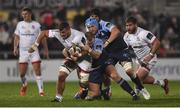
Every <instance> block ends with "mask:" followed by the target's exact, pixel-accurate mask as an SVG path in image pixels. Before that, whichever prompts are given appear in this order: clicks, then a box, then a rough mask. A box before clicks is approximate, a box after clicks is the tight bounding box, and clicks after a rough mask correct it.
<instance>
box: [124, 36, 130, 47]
mask: <svg viewBox="0 0 180 108" xmlns="http://www.w3.org/2000/svg"><path fill="white" fill-rule="evenodd" d="M123 39H124V42H125V43H126V44H127V46H130V44H129V42H128V39H127V33H125V35H124V37H123Z"/></svg>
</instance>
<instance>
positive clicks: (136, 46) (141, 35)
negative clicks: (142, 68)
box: [124, 27, 156, 59]
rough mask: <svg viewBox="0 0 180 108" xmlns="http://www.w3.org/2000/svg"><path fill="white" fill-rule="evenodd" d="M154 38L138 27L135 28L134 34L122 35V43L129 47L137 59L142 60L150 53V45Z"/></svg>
mask: <svg viewBox="0 0 180 108" xmlns="http://www.w3.org/2000/svg"><path fill="white" fill-rule="evenodd" d="M155 39H156V37H155V36H154V35H153V34H152V33H151V32H150V31H147V30H144V29H142V28H140V27H138V28H137V31H136V33H135V34H129V33H128V32H126V33H125V35H124V41H125V42H126V44H127V45H128V46H131V47H132V48H133V50H134V52H135V54H136V56H137V58H138V59H142V58H143V57H144V56H146V55H147V54H148V53H149V52H150V49H151V48H150V44H151V43H153V41H154V40H155Z"/></svg>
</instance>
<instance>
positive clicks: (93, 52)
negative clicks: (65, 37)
mask: <svg viewBox="0 0 180 108" xmlns="http://www.w3.org/2000/svg"><path fill="white" fill-rule="evenodd" d="M82 49H83V50H84V51H85V52H86V53H88V54H89V55H90V56H91V57H93V58H94V59H98V58H99V57H100V55H101V52H100V51H97V50H93V49H92V48H91V47H90V46H89V45H88V44H86V45H85V46H84V47H82Z"/></svg>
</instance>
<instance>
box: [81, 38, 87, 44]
mask: <svg viewBox="0 0 180 108" xmlns="http://www.w3.org/2000/svg"><path fill="white" fill-rule="evenodd" d="M81 42H82V43H83V44H84V45H85V44H86V39H85V38H84V37H82V39H81Z"/></svg>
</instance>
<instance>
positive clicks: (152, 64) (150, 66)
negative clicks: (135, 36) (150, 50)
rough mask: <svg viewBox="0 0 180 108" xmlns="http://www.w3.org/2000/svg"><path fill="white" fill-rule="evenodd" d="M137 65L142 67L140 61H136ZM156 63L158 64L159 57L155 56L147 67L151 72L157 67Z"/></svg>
mask: <svg viewBox="0 0 180 108" xmlns="http://www.w3.org/2000/svg"><path fill="white" fill-rule="evenodd" d="M140 60H141V61H142V60H143V58H142V59H140ZM136 63H137V64H138V65H140V64H139V61H138V59H136ZM156 63H157V56H156V55H155V56H154V57H153V58H152V59H151V60H150V61H149V63H148V65H147V68H149V70H151V69H152V68H153V67H154V66H155V65H156Z"/></svg>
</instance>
